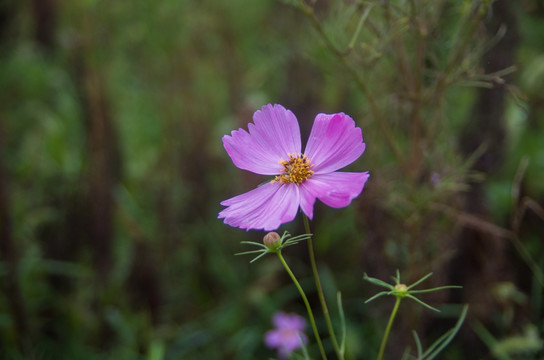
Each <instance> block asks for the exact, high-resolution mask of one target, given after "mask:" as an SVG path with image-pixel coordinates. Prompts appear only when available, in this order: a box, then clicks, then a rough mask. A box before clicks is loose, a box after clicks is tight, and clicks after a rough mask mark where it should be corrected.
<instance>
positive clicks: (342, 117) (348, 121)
mask: <svg viewBox="0 0 544 360" xmlns="http://www.w3.org/2000/svg"><path fill="white" fill-rule="evenodd" d="M364 151H365V144H364V143H363V134H362V131H361V129H360V128H359V127H356V126H355V121H353V119H352V118H351V117H350V116H348V115H346V114H344V113H338V114H318V115H317V116H316V117H315V120H314V125H313V126H312V131H311V133H310V137H309V138H308V144H307V145H306V151H305V152H304V153H305V154H306V156H307V157H308V158H310V161H311V163H312V164H314V167H313V168H312V170H313V171H314V172H315V173H316V174H325V173H330V172H333V171H336V170H338V169H341V168H343V167H345V166H347V165H349V164H351V163H352V162H354V161H355V160H357V159H358V158H359V156H361V154H362V153H363V152H364Z"/></svg>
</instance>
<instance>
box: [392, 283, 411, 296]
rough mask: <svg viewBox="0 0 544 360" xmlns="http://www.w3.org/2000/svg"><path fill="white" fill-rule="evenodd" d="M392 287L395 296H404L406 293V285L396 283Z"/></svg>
mask: <svg viewBox="0 0 544 360" xmlns="http://www.w3.org/2000/svg"><path fill="white" fill-rule="evenodd" d="M394 289H395V290H394V294H395V295H396V296H400V297H404V296H406V294H408V286H406V285H404V284H397V285H395V288H394Z"/></svg>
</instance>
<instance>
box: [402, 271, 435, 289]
mask: <svg viewBox="0 0 544 360" xmlns="http://www.w3.org/2000/svg"><path fill="white" fill-rule="evenodd" d="M432 274H433V273H432V272H430V273H428V274H427V275H425V276H424V277H422V278H421V279H419V280H418V281H416V282H415V283H413V284H412V285H410V286H408V290H410V289H411V288H413V287H415V286H417V285H419V284H421V283H422V282H423V281H425V280H427V278H429V277H430V276H431V275H432Z"/></svg>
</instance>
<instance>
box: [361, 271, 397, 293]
mask: <svg viewBox="0 0 544 360" xmlns="http://www.w3.org/2000/svg"><path fill="white" fill-rule="evenodd" d="M364 279H365V280H366V281H368V282H371V283H372V284H374V285H378V286H382V287H384V288H387V289H389V290H393V289H394V286H393V285H391V284H388V283H386V282H385V281H383V280H380V279H376V278H373V277H370V276H368V275H367V274H366V273H365V274H364Z"/></svg>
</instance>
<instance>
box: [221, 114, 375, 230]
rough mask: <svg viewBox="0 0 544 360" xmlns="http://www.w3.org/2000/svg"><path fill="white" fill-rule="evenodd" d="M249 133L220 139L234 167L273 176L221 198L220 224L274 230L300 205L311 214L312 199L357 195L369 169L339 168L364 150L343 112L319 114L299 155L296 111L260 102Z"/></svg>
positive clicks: (347, 199) (338, 202)
mask: <svg viewBox="0 0 544 360" xmlns="http://www.w3.org/2000/svg"><path fill="white" fill-rule="evenodd" d="M248 128H249V132H247V131H245V130H243V129H238V130H234V131H232V132H231V135H230V136H229V135H225V136H224V137H223V145H224V146H225V150H226V151H227V153H228V154H229V156H230V157H231V159H232V162H233V163H234V165H236V166H237V167H238V168H240V169H243V170H249V171H251V172H254V173H256V174H261V175H275V178H274V179H273V180H272V181H270V182H268V183H266V184H264V185H261V186H259V187H257V188H256V189H253V190H251V191H249V192H247V193H244V194H241V195H238V196H235V197H233V198H230V199H228V200H225V201H223V202H221V205H224V206H227V208H225V209H223V211H221V212H220V213H219V218H220V219H224V223H225V224H227V225H230V226H234V227H239V228H241V229H246V230H249V229H263V230H265V231H271V230H276V229H277V228H278V227H279V226H280V225H281V224H283V223H286V222H290V221H292V220H293V219H294V218H295V216H296V214H297V211H298V208H299V207H300V208H301V209H302V211H303V212H304V214H306V216H308V218H310V219H311V218H312V217H313V208H314V203H315V200H316V199H319V200H321V201H322V202H323V203H325V204H326V205H328V206H330V207H333V208H341V207H344V206H347V205H349V204H350V203H351V201H352V200H353V199H354V198H356V197H357V196H359V194H360V193H361V191H363V187H364V185H365V183H366V181H367V180H368V177H369V174H368V172H362V173H361V172H339V171H337V170H339V169H341V168H343V167H345V166H347V165H349V164H351V163H352V162H354V161H355V160H357V159H358V158H359V156H361V154H362V153H363V152H364V151H365V144H364V142H363V135H362V132H361V129H360V128H358V127H356V126H355V122H354V121H353V119H352V118H351V117H349V116H348V115H346V114H344V113H338V114H318V115H317V116H316V117H315V120H314V125H313V127H312V131H311V133H310V138H309V139H308V143H307V144H306V149H305V151H304V153H302V152H301V141H300V129H299V126H298V121H297V118H296V117H295V115H294V114H293V113H292V112H291V111H289V110H286V109H285V108H284V107H283V106H281V105H270V104H269V105H265V106H263V107H262V109H261V110H258V111H256V112H255V114H254V115H253V123H250V124H249V125H248Z"/></svg>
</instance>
